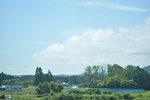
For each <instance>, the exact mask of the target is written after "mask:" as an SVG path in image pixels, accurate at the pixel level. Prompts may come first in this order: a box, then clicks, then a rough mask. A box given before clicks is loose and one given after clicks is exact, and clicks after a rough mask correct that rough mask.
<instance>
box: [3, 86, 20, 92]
mask: <svg viewBox="0 0 150 100" xmlns="http://www.w3.org/2000/svg"><path fill="white" fill-rule="evenodd" d="M2 88H5V91H21V90H22V86H21V85H3V86H2Z"/></svg>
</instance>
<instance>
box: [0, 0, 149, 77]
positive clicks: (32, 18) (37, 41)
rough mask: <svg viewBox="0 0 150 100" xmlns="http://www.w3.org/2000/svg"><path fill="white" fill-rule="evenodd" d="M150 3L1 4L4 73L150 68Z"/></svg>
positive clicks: (2, 0) (23, 0)
mask: <svg viewBox="0 0 150 100" xmlns="http://www.w3.org/2000/svg"><path fill="white" fill-rule="evenodd" d="M149 5H150V0H0V72H2V71H3V72H5V73H7V74H12V75H25V74H34V73H35V69H36V67H42V69H43V72H44V73H46V72H47V70H51V72H52V73H53V74H55V75H56V74H80V73H82V72H83V71H84V68H85V67H86V66H89V65H90V66H93V65H101V66H105V65H107V64H119V65H121V66H124V67H125V66H127V65H131V64H132V65H135V66H140V67H144V66H147V65H150V44H149V43H150V6H149Z"/></svg>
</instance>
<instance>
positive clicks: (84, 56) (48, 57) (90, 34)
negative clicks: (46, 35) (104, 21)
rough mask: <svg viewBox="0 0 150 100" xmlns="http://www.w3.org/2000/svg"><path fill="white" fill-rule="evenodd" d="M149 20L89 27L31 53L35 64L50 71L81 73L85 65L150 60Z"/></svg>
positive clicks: (143, 62)
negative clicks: (95, 27)
mask: <svg viewBox="0 0 150 100" xmlns="http://www.w3.org/2000/svg"><path fill="white" fill-rule="evenodd" d="M149 43H150V20H149V18H148V20H146V21H145V23H144V24H143V25H139V26H135V27H131V28H124V27H118V28H114V29H90V30H86V31H84V32H83V33H82V34H81V35H76V36H71V37H69V38H68V39H67V40H66V41H65V42H64V43H62V44H58V43H56V44H53V45H49V46H48V47H47V48H46V49H44V50H42V51H40V52H37V53H35V54H34V55H33V56H32V58H33V59H34V60H35V62H36V64H39V65H43V66H46V68H47V69H48V67H49V68H50V69H52V70H53V72H54V73H68V74H72V73H81V72H82V70H83V69H84V67H86V66H87V65H97V64H114V63H117V64H121V65H127V64H133V65H140V66H144V65H148V64H149V62H150V44H149Z"/></svg>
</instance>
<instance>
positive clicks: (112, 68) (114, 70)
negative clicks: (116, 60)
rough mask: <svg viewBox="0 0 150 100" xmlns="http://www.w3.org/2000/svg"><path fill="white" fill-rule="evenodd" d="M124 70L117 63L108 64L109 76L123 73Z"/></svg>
mask: <svg viewBox="0 0 150 100" xmlns="http://www.w3.org/2000/svg"><path fill="white" fill-rule="evenodd" d="M123 72H124V69H123V68H122V67H121V66H119V65H117V64H114V65H109V64H108V67H107V74H108V76H113V75H116V74H119V75H122V74H123Z"/></svg>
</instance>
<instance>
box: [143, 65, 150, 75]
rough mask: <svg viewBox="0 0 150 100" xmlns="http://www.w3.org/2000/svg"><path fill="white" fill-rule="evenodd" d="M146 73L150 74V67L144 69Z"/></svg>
mask: <svg viewBox="0 0 150 100" xmlns="http://www.w3.org/2000/svg"><path fill="white" fill-rule="evenodd" d="M143 69H144V70H145V71H147V72H149V73H150V65H149V66H146V67H144V68H143Z"/></svg>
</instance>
